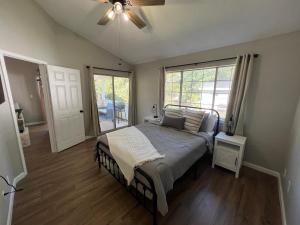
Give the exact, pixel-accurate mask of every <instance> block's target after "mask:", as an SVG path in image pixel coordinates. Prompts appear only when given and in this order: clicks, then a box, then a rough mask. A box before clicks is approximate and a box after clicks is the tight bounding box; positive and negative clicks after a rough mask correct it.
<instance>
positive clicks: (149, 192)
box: [96, 142, 157, 225]
mask: <svg viewBox="0 0 300 225" xmlns="http://www.w3.org/2000/svg"><path fill="white" fill-rule="evenodd" d="M104 148H106V149H108V146H106V145H104V144H103V143H101V142H98V143H97V147H96V159H97V161H98V165H99V168H101V165H102V166H103V167H105V168H106V170H107V171H108V172H109V173H110V174H111V175H112V176H113V177H114V178H115V179H116V180H117V181H118V182H119V183H121V184H122V185H123V186H125V187H126V188H127V190H128V191H129V192H130V193H131V194H132V195H133V196H134V197H135V198H136V199H137V200H138V201H139V202H140V203H141V204H142V205H143V207H144V208H145V209H146V210H147V211H149V212H150V214H151V215H152V220H153V225H157V194H156V190H155V186H154V182H153V180H152V178H151V177H150V176H149V175H148V174H147V173H146V172H145V171H143V170H142V169H140V168H136V170H135V176H134V179H133V182H132V183H131V185H130V186H128V185H127V181H126V179H125V177H124V175H123V174H122V172H121V170H120V168H119V166H118V164H117V163H116V161H115V160H114V159H113V157H112V156H111V155H110V154H108V153H107V152H106V151H105V150H104ZM143 180H144V181H146V182H144V181H143Z"/></svg>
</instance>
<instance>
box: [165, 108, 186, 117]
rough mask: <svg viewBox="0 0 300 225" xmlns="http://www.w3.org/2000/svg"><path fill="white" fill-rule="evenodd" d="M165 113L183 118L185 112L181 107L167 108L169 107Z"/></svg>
mask: <svg viewBox="0 0 300 225" xmlns="http://www.w3.org/2000/svg"><path fill="white" fill-rule="evenodd" d="M165 115H166V116H168V117H176V118H181V117H183V112H182V110H181V109H170V108H167V109H165Z"/></svg>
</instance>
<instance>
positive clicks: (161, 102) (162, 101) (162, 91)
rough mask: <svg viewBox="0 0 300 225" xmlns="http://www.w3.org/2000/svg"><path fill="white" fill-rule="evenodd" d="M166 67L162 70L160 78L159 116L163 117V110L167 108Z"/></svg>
mask: <svg viewBox="0 0 300 225" xmlns="http://www.w3.org/2000/svg"><path fill="white" fill-rule="evenodd" d="M165 74H166V69H165V67H163V68H161V69H160V76H159V115H161V113H162V110H163V108H164V106H165Z"/></svg>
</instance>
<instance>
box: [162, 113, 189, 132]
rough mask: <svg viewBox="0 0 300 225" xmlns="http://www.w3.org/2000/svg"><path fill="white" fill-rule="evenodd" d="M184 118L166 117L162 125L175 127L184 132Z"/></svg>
mask: <svg viewBox="0 0 300 225" xmlns="http://www.w3.org/2000/svg"><path fill="white" fill-rule="evenodd" d="M184 122H185V118H184V117H173V116H167V115H164V117H163V119H162V121H161V125H162V126H166V127H173V128H175V129H178V130H183V128H184Z"/></svg>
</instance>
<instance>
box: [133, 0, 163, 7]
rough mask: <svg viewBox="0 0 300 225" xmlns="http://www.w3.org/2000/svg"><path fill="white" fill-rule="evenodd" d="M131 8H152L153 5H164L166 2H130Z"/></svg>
mask: <svg viewBox="0 0 300 225" xmlns="http://www.w3.org/2000/svg"><path fill="white" fill-rule="evenodd" d="M128 2H129V5H131V6H151V5H164V4H165V3H166V1H165V0H128Z"/></svg>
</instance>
